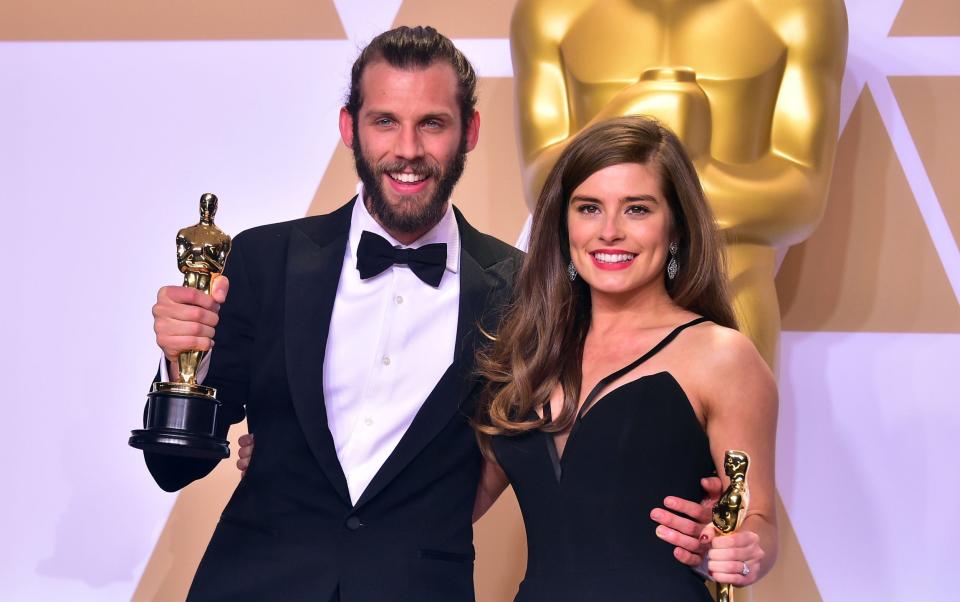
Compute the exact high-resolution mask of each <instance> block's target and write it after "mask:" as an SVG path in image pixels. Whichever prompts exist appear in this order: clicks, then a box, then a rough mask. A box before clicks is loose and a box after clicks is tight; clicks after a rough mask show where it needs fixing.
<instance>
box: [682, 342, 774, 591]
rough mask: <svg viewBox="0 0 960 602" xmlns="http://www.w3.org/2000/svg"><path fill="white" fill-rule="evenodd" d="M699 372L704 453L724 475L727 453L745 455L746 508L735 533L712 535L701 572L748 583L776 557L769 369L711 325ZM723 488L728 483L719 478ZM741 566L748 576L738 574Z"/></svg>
mask: <svg viewBox="0 0 960 602" xmlns="http://www.w3.org/2000/svg"><path fill="white" fill-rule="evenodd" d="M711 336H712V337H713V341H711V343H712V344H711V345H709V348H710V349H711V351H712V352H711V353H710V354H708V355H709V356H710V357H711V358H712V359H711V361H710V362H708V364H709V365H708V366H706V368H705V370H704V372H703V374H702V375H701V377H702V378H701V383H702V391H703V394H702V397H701V399H702V401H703V407H704V412H705V418H706V424H707V435H708V436H709V438H710V450H711V454H712V455H713V459H714V463H715V464H716V466H717V472H718V473H720V474H724V468H723V463H724V454H725V452H726V451H727V450H728V449H737V450H741V451H745V452H746V453H747V454H748V455H749V456H750V466H749V472H748V474H747V486H748V489H749V492H750V504H749V508H748V510H747V515H746V519H745V520H744V521H743V524H742V525H741V527H740V528H739V529H738V530H737V532H736V533H734V534H732V535H726V536H717V537H713V532H712V526H708V527H707V528H706V529H705V530H704V532H705V534H707V535H708V537H709V538H710V540H711V541H710V548H711V549H710V550H709V552H707V558H708V565H707V569H708V570H709V571H710V574H711V575H712V576H713V578H714V579H715V580H716V581H718V582H720V583H732V584H734V585H737V586H743V585H749V584H751V583H754V582H755V581H757V580H758V579H760V578H761V577H763V576H764V575H765V574H766V573H767V572H769V571H770V568H771V567H772V566H773V564H774V561H775V560H776V556H777V517H776V504H775V495H776V489H775V480H774V447H775V439H776V430H777V404H778V402H777V386H776V382H775V381H774V379H773V374H771V372H770V369H769V368H768V367H767V364H766V363H765V362H764V361H763V358H761V357H760V354H759V353H758V352H757V350H756V348H755V347H754V346H753V344H752V343H751V342H750V340H749V339H747V337H746V336H744V335H742V334H740V333H739V332H736V331H734V330H729V329H726V328H721V327H716V328H715V329H714V331H713V333H712V334H711ZM723 480H724V484H725V485H726V484H728V483H729V479H728V478H726V477H724V479H723ZM744 564H746V566H747V569H748V571H749V572H748V574H747V575H743V571H744Z"/></svg>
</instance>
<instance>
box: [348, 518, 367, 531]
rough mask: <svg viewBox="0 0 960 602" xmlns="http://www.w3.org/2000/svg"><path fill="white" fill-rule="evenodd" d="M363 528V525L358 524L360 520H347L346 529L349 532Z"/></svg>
mask: <svg viewBox="0 0 960 602" xmlns="http://www.w3.org/2000/svg"><path fill="white" fill-rule="evenodd" d="M362 526H363V523H361V522H360V519H359V518H357V517H356V516H351V517H350V518H348V519H347V528H348V529H350V530H351V531H356V530H357V529H359V528H360V527H362Z"/></svg>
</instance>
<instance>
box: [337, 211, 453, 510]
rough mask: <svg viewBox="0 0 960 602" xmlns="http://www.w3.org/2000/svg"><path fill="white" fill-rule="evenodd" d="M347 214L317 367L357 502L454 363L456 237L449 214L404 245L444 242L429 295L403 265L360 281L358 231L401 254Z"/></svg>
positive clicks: (377, 229)
mask: <svg viewBox="0 0 960 602" xmlns="http://www.w3.org/2000/svg"><path fill="white" fill-rule="evenodd" d="M362 198H363V196H362V194H361V196H360V197H359V198H358V199H357V202H356V203H355V204H354V207H353V216H352V218H351V220H350V234H349V239H348V241H347V249H346V252H345V254H344V257H343V270H342V272H341V274H340V283H339V285H338V286H337V296H336V300H335V301H334V305H333V315H332V316H331V319H330V332H329V335H328V338H327V350H326V356H325V360H324V365H323V395H324V398H325V401H326V410H327V424H328V425H329V428H330V433H331V434H332V435H333V443H334V445H335V446H336V450H337V457H338V458H339V459H340V466H341V467H342V468H343V472H344V475H345V476H346V478H347V487H348V488H349V491H350V499H351V500H352V501H353V503H354V504H356V502H357V500H358V499H359V498H360V495H361V494H362V493H363V490H364V489H366V487H367V485H369V484H370V481H371V480H373V477H374V475H376V474H377V471H378V470H380V467H381V466H383V463H384V462H385V461H386V459H387V458H388V457H389V456H390V454H391V453H392V452H393V450H394V449H395V448H396V447H397V443H399V442H400V438H401V437H403V434H404V433H405V432H406V431H407V428H408V427H409V426H410V423H411V422H413V418H414V417H415V416H416V415H417V412H418V411H419V410H420V406H422V405H423V402H424V401H425V400H426V399H427V396H428V395H429V394H430V392H431V391H432V390H433V388H434V387H435V386H436V384H437V382H438V381H439V380H440V377H441V376H443V373H444V372H446V370H447V368H448V367H449V366H450V364H451V363H452V362H453V356H454V347H455V343H456V331H457V317H458V310H459V299H460V276H459V273H458V272H459V268H460V232H459V230H458V229H457V221H456V218H455V217H454V214H453V209H452V208H451V207H450V206H449V205H448V207H447V212H446V213H445V214H444V216H443V218H442V219H441V220H440V223H438V224H437V225H436V226H435V227H434V228H433V229H432V230H430V231H429V232H427V233H426V234H425V235H423V236H422V237H421V238H420V239H419V240H417V241H416V242H415V243H414V244H412V245H410V246H411V247H414V248H416V247H420V246H422V245H426V244H431V243H446V245H447V265H446V270H445V271H444V274H443V279H442V280H441V281H440V286H438V287H437V288H434V287H432V286H430V285H428V284H426V283H424V282H423V281H421V280H420V279H419V278H418V277H417V276H416V275H414V273H413V272H412V271H411V270H410V269H409V268H408V267H407V266H405V265H394V266H392V267H390V268H387V269H386V270H385V271H384V272H382V273H380V274H378V275H377V276H374V277H373V278H368V279H367V280H361V279H360V272H359V270H358V269H357V246H358V245H359V244H360V235H361V234H362V233H363V231H364V230H367V231H369V232H373V233H374V234H378V235H380V236H382V237H383V238H385V239H386V240H388V241H389V242H390V243H391V244H392V245H394V246H395V247H403V245H401V244H400V243H399V242H397V241H396V239H394V238H393V237H392V236H390V235H389V234H387V232H386V231H385V230H384V229H383V228H382V227H381V226H380V224H378V223H377V222H376V221H375V220H374V219H373V217H371V215H370V213H369V212H368V211H367V209H366V207H365V206H364V204H363V202H362Z"/></svg>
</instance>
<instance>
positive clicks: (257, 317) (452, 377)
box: [145, 199, 521, 602]
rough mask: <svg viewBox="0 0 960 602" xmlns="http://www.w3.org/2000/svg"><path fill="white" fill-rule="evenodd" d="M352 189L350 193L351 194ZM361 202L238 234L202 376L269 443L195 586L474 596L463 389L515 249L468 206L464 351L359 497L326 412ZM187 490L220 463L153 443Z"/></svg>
mask: <svg viewBox="0 0 960 602" xmlns="http://www.w3.org/2000/svg"><path fill="white" fill-rule="evenodd" d="M355 200H356V199H354V201H355ZM354 201H351V202H350V203H348V204H347V205H345V206H344V207H341V208H340V209H339V210H337V211H335V212H334V213H331V214H329V215H324V216H318V217H308V218H304V219H300V220H295V221H292V222H285V223H281V224H273V225H269V226H262V227H259V228H254V229H252V230H248V231H246V232H243V233H241V234H239V235H238V236H237V237H236V238H235V240H234V244H233V250H232V252H231V256H230V260H229V262H228V264H227V269H226V273H227V275H228V276H229V278H230V292H229V294H228V298H227V301H226V303H224V305H223V307H222V308H221V311H220V323H219V324H218V326H217V333H216V337H215V351H214V353H213V354H212V355H211V365H210V371H209V373H208V375H207V378H206V380H205V381H204V384H207V385H210V386H213V387H216V388H217V397H218V398H219V399H220V400H221V401H222V402H223V404H224V410H225V415H226V416H227V418H228V419H229V420H230V421H231V422H238V421H240V420H241V419H242V418H243V416H244V414H246V416H247V418H248V425H249V427H250V431H251V432H253V433H254V434H255V435H256V438H257V448H256V453H255V454H254V457H253V461H252V462H251V464H250V468H249V469H248V470H247V474H246V476H245V477H244V478H243V479H242V480H241V482H240V485H239V486H238V487H237V489H236V491H235V492H234V494H233V497H232V498H231V499H230V501H229V503H228V504H227V506H226V508H225V509H224V511H223V514H222V516H221V518H220V522H219V524H218V525H217V528H216V531H215V532H214V534H213V538H212V539H211V540H210V544H209V546H208V547H207V551H206V553H205V554H204V557H203V560H202V561H201V563H200V567H199V568H198V569H197V574H196V576H195V578H194V582H193V585H192V587H191V590H190V599H191V600H231V601H239V600H320V601H326V600H328V599H330V597H331V596H332V595H333V593H334V592H335V591H337V589H338V588H339V596H340V599H341V600H343V601H344V602H351V601H355V600H356V601H371V602H373V601H376V602H383V601H388V600H442V601H457V600H473V598H474V594H473V557H474V550H473V530H472V526H471V514H472V510H473V501H474V495H475V493H476V489H477V482H478V479H479V469H480V462H481V458H480V454H479V451H478V448H477V444H476V442H475V439H474V435H473V432H472V431H471V428H470V426H469V424H468V416H469V414H470V413H471V412H472V408H470V407H468V403H467V402H466V400H467V399H468V398H469V397H470V393H471V392H472V391H474V390H475V388H476V387H477V386H478V385H479V382H478V381H477V380H476V379H475V378H473V369H474V355H475V351H476V348H477V345H478V344H479V343H481V342H482V335H479V332H478V327H482V328H484V329H485V330H487V331H492V330H494V329H495V328H496V325H497V322H498V320H499V318H500V314H501V311H502V308H503V306H504V305H505V303H506V302H507V301H508V299H509V297H510V295H511V293H512V286H513V279H514V276H515V274H516V272H517V270H518V269H519V266H520V262H521V254H520V252H519V251H517V250H516V249H514V248H513V247H510V246H509V245H506V244H504V243H502V242H500V241H498V240H496V239H494V238H492V237H490V236H486V235H484V234H481V233H480V232H478V231H477V230H475V229H474V228H472V227H471V226H470V225H469V224H467V222H466V221H465V220H464V218H463V216H462V215H461V214H460V212H459V211H456V218H457V224H458V227H459V230H460V236H461V242H462V250H461V256H460V257H461V259H460V278H461V281H460V310H459V318H458V322H457V332H456V337H457V338H456V341H457V347H456V352H455V360H454V362H453V363H452V364H451V365H450V367H449V368H448V369H447V371H446V373H445V374H444V375H443V377H442V378H441V379H440V381H439V382H438V383H437V384H436V387H435V388H434V390H433V392H432V393H431V394H430V395H429V397H428V398H427V399H426V400H425V401H424V403H423V406H422V407H421V408H420V410H419V412H418V413H417V415H416V418H415V419H414V420H413V423H412V424H411V425H410V427H409V429H408V430H407V432H406V433H405V434H404V435H403V437H402V439H401V440H400V443H399V444H398V445H397V447H396V449H395V450H394V451H393V453H392V454H391V455H390V457H389V458H388V459H387V460H386V462H385V463H384V465H383V466H382V467H381V468H380V471H379V472H378V473H377V474H376V476H375V477H374V479H373V481H371V483H370V484H369V486H368V487H367V489H366V490H365V491H364V492H363V494H362V496H361V498H360V499H359V500H358V501H357V504H356V506H353V505H352V504H351V502H350V497H349V495H348V493H347V482H346V479H345V477H344V475H343V471H342V469H341V467H340V464H339V461H338V459H337V455H336V451H335V449H334V444H333V439H332V437H331V435H330V431H329V429H328V427H327V418H326V411H325V408H324V399H323V383H322V382H321V380H322V375H323V361H324V354H325V351H326V344H327V333H328V330H329V326H330V316H331V312H332V310H333V303H334V297H335V294H336V290H337V283H338V282H339V279H340V271H341V269H342V268H343V256H344V252H345V250H346V245H347V234H348V230H349V227H350V216H351V211H352V207H353V202H354ZM145 455H146V460H147V465H148V467H149V469H150V472H151V473H152V474H153V476H154V478H155V479H156V481H157V482H158V483H159V484H160V486H161V487H162V488H163V489H165V490H168V491H173V490H177V489H179V488H181V487H183V486H185V485H186V484H188V483H190V482H191V481H193V480H195V479H197V478H200V477H202V476H204V475H206V474H207V473H209V472H210V471H211V470H212V469H213V467H214V465H215V462H210V461H203V460H194V459H186V458H177V457H170V456H159V455H155V454H145Z"/></svg>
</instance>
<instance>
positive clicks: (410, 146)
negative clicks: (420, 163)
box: [393, 127, 423, 160]
mask: <svg viewBox="0 0 960 602" xmlns="http://www.w3.org/2000/svg"><path fill="white" fill-rule="evenodd" d="M393 154H394V155H396V156H397V157H398V158H400V159H408V160H412V159H418V158H420V157H422V156H423V141H422V140H421V139H420V132H419V130H418V129H417V128H416V127H403V128H401V129H400V133H399V134H398V135H397V138H396V141H395V144H394V149H393Z"/></svg>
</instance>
